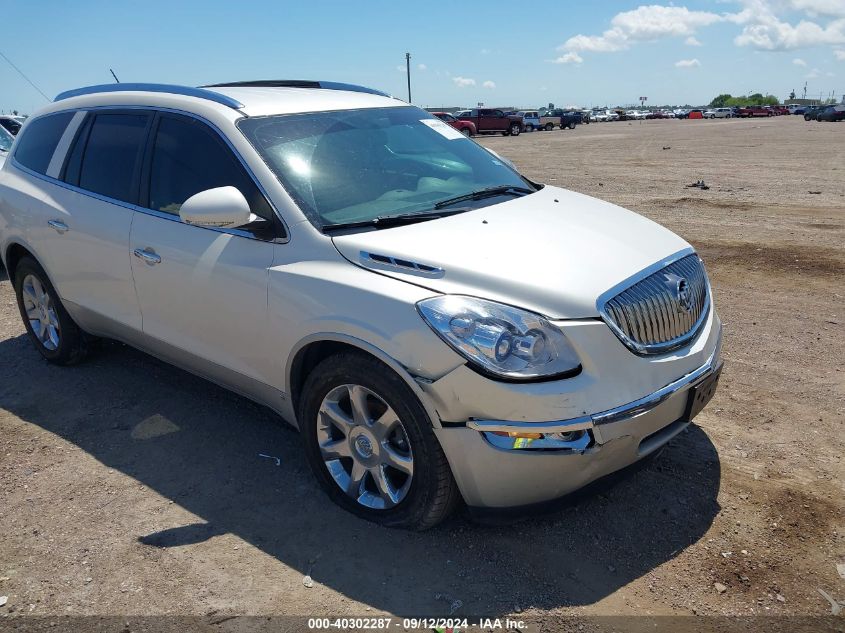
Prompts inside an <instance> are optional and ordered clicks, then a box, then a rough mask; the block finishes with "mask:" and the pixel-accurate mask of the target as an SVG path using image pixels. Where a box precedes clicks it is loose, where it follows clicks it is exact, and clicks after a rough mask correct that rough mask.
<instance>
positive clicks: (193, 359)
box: [129, 113, 282, 383]
mask: <svg viewBox="0 0 845 633" xmlns="http://www.w3.org/2000/svg"><path fill="white" fill-rule="evenodd" d="M223 186H234V187H236V188H238V189H239V190H240V191H241V193H243V194H244V197H246V199H247V201H249V203H250V208H251V211H252V212H253V213H254V214H256V215H257V216H259V218H260V219H259V220H258V221H257V222H254V223H253V224H251V225H248V226H246V227H242V228H240V229H214V228H207V227H202V226H192V225H188V224H184V223H183V222H181V220H180V218H179V208H180V207H181V205H182V203H184V202H185V200H187V199H188V198H189V197H191V196H192V195H194V194H196V193H199V192H200V191H205V190H207V189H212V188H215V187H223ZM141 191H142V193H141V206H142V207H143V208H144V209H145V210H143V211H142V210H139V211H138V213H137V215H136V217H135V221H134V222H133V225H132V233H131V239H130V248H129V252H130V253H131V254H132V257H131V260H132V271H133V274H134V277H135V288H136V290H137V293H138V299H139V301H140V304H141V313H142V316H143V328H144V334H145V335H147V336H148V337H150V338H151V339H152V340H153V342H155V341H159V342H161V343H164V344H165V346H166V347H167V348H168V349H169V350H170V351H172V350H178V351H179V352H182V355H181V356H179V358H178V359H177V360H180V361H181V362H182V363H183V364H186V365H189V366H193V367H195V368H197V369H198V370H199V371H201V373H204V374H205V375H211V376H212V377H213V376H215V375H216V374H218V373H219V372H217V370H216V368H224V369H226V370H229V372H236V373H237V374H239V375H241V376H246V377H248V378H251V379H254V380H257V381H260V382H264V383H266V382H267V376H268V367H269V366H270V365H271V364H272V363H271V361H272V360H276V361H277V360H278V359H271V358H269V357H268V354H267V353H266V349H267V339H266V336H267V282H268V269H269V268H270V266H271V265H272V263H273V249H274V245H275V241H276V239H277V238H279V237H280V236H281V235H282V227H281V222H280V221H279V220H278V218H276V216H275V213H274V212H273V210H272V208H271V207H270V204H269V202H268V201H267V199H266V197H265V196H264V195H263V194H262V192H261V191H260V189H259V187H258V186H257V185H256V183H255V181H254V180H253V178H252V176H251V175H250V174H249V173H248V172H247V170H246V169H245V168H244V166H243V164H242V163H241V161H240V160H239V159H238V158H237V156H236V155H235V153H234V151H233V150H232V149H231V148H230V147H229V145H228V144H227V143H226V142H225V141H224V140H223V138H222V137H221V135H220V134H219V133H218V132H217V131H216V130H215V129H213V128H211V127H210V126H209V125H208V124H207V123H205V122H203V121H200V120H198V119H195V118H193V117H188V116H182V115H177V114H165V113H162V114H160V115H158V116H157V118H156V121H155V123H154V125H153V130H152V133H151V135H150V145H149V148H148V150H147V156H146V159H145V163H144V170H143V175H142V187H141ZM199 361H204V362H199ZM208 361H210V362H208Z"/></svg>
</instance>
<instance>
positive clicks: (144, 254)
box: [132, 248, 161, 266]
mask: <svg viewBox="0 0 845 633" xmlns="http://www.w3.org/2000/svg"><path fill="white" fill-rule="evenodd" d="M132 252H133V253H134V255H135V257H137V258H138V259H142V260H144V263H146V264H149V265H150V266H155V265H156V264H160V263H161V256H159V255H158V254H157V253H156V252H155V251H153V250H150V249H148V248H136V249H135V250H134V251H132Z"/></svg>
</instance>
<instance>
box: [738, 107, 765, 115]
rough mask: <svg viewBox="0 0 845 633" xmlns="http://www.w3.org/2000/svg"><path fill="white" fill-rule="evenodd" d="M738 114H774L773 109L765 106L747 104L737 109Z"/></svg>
mask: <svg viewBox="0 0 845 633" xmlns="http://www.w3.org/2000/svg"><path fill="white" fill-rule="evenodd" d="M736 116H741V117H752V116H772V111H771V110H768V109H766V108H764V107H763V106H746V107H744V108H738V109H737V111H736Z"/></svg>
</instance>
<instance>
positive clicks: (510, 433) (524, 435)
mask: <svg viewBox="0 0 845 633" xmlns="http://www.w3.org/2000/svg"><path fill="white" fill-rule="evenodd" d="M490 432H491V433H492V434H493V435H501V436H502V437H521V438H524V439H528V440H539V439H542V438H543V434H542V433H517V432H516V431H490Z"/></svg>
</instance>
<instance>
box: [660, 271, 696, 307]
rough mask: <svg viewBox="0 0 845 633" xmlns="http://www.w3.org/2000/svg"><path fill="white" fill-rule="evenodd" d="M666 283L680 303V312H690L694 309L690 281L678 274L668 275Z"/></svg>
mask: <svg viewBox="0 0 845 633" xmlns="http://www.w3.org/2000/svg"><path fill="white" fill-rule="evenodd" d="M666 284H667V285H668V286H669V290H670V291H671V292H672V294H674V295H675V301H677V303H678V308H679V309H678V312H681V311H683V312H687V313H688V312H690V311H691V310H692V297H691V296H690V294H691V293H690V287H689V282H688V281H687V280H686V279H685V278H683V277H679V276H678V275H672V274H668V275H666Z"/></svg>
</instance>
